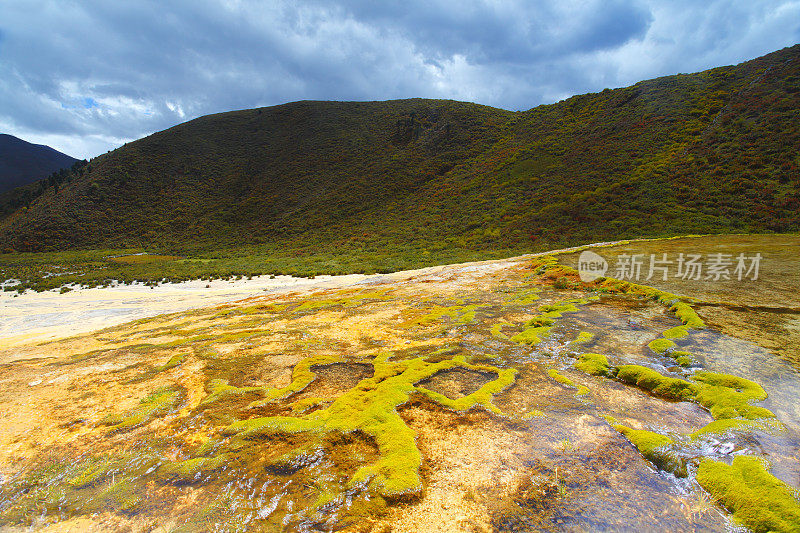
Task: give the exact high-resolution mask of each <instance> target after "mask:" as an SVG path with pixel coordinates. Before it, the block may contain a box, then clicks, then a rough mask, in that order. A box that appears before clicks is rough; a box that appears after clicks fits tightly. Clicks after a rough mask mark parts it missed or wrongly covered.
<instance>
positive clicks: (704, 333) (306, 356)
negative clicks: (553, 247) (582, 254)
mask: <svg viewBox="0 0 800 533" xmlns="http://www.w3.org/2000/svg"><path fill="white" fill-rule="evenodd" d="M698 303H699V302H697V301H695V300H693V299H691V298H685V297H681V296H679V295H677V294H675V293H672V292H667V291H666V290H661V289H657V288H653V287H647V286H643V285H638V284H634V283H629V282H623V281H617V280H614V279H610V278H608V279H600V280H597V281H595V282H592V283H582V282H581V281H580V280H579V278H578V276H577V275H576V272H575V271H574V270H572V269H571V268H569V267H568V266H565V265H564V264H561V263H560V262H559V256H538V257H526V258H520V259H516V260H508V261H499V262H487V263H478V264H471V265H456V266H450V267H438V268H435V269H427V270H423V271H418V272H415V273H408V274H405V275H390V276H376V277H372V278H368V279H360V280H359V282H358V284H354V285H352V286H350V287H347V288H335V289H322V290H316V291H306V292H302V293H301V292H293V293H283V294H280V295H270V296H261V297H255V298H251V299H249V300H245V301H241V302H236V303H232V304H223V305H219V306H216V307H212V308H205V309H199V310H192V311H184V312H179V313H173V314H168V315H160V316H157V317H154V318H146V319H142V320H139V321H136V322H132V323H128V324H124V325H121V326H116V327H113V328H109V329H105V330H102V331H100V332H96V333H91V334H84V335H81V336H78V337H72V338H69V339H64V340H58V341H54V342H50V343H45V344H38V345H36V344H32V345H29V346H24V347H21V348H20V347H16V348H15V349H14V350H13V351H12V350H10V349H8V350H7V351H6V353H5V354H0V357H2V359H0V361H6V362H5V363H4V364H0V382H2V384H3V386H2V389H0V409H2V417H3V421H4V423H3V425H2V429H0V476H2V477H0V524H2V525H4V526H6V527H8V528H9V529H10V530H11V531H13V530H15V528H18V529H20V530H23V529H25V528H28V527H30V526H34V527H36V528H41V529H44V530H52V531H59V530H67V529H69V528H79V529H90V528H92V527H95V528H112V529H122V530H133V531H150V530H157V531H198V530H208V531H218V530H224V531H252V530H256V531H258V530H263V531H281V530H285V531H294V530H303V531H317V530H320V531H328V530H333V529H336V530H346V531H389V530H391V531H441V530H447V531H518V530H530V529H538V530H560V529H564V528H578V529H620V528H623V529H627V528H631V529H633V528H637V527H643V528H645V529H646V528H648V527H652V524H653V522H652V520H653V518H651V517H654V516H655V517H657V518H656V519H657V520H658V524H659V527H663V528H664V529H667V530H688V529H702V530H710V531H717V530H718V531H725V530H727V529H728V528H730V526H731V525H732V524H734V523H736V524H743V525H745V526H747V527H749V528H751V529H753V530H755V531H762V530H763V531H767V530H775V531H792V530H794V529H796V528H797V527H800V526H799V525H800V503H798V500H797V498H796V494H795V491H796V489H797V487H798V479H800V475H799V474H798V473H799V472H800V467H799V466H798V462H797V452H798V449H800V443H799V442H798V439H797V433H796V427H795V426H793V423H794V422H793V419H791V417H789V419H787V420H782V419H781V413H782V412H783V408H784V407H785V406H782V405H780V404H778V403H770V401H769V399H768V398H769V395H768V392H767V390H765V388H764V387H763V386H762V384H761V383H759V380H757V379H754V378H757V377H758V376H753V375H749V374H748V375H734V374H730V373H726V372H722V371H720V369H718V368H715V367H712V366H710V365H708V364H707V362H708V360H709V357H710V355H709V354H710V353H711V351H713V350H717V351H719V350H720V347H723V348H724V347H726V346H738V345H737V344H736V343H737V342H739V343H741V342H744V341H742V340H740V339H736V338H735V337H732V336H728V335H724V334H721V333H719V332H716V331H715V328H714V327H711V326H709V324H706V323H705V321H704V319H703V314H702V309H703V308H702V306H699V305H698ZM698 310H700V312H698ZM726 343H729V344H726ZM752 347H753V350H755V351H758V350H763V349H762V348H759V347H758V346H756V345H752ZM722 351H725V350H724V349H723V350H722ZM765 400H766V403H764V402H765Z"/></svg>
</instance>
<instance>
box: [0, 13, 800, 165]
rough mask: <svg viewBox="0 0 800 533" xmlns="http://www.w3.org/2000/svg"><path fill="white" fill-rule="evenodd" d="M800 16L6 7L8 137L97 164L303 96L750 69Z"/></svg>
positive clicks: (2, 76) (421, 92) (583, 87)
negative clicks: (196, 122)
mask: <svg viewBox="0 0 800 533" xmlns="http://www.w3.org/2000/svg"><path fill="white" fill-rule="evenodd" d="M798 21H800V2H799V1H787V2H759V1H752V0H751V1H747V0H743V1H725V2H722V1H716V2H715V1H712V2H707V3H703V4H698V3H694V2H671V3H666V2H656V1H655V0H653V1H644V0H610V1H601V0H584V1H581V2H565V1H558V0H545V1H539V2H530V1H516V0H509V1H505V2H500V1H490V0H486V1H482V2H469V1H459V2H455V1H452V0H427V1H424V0H407V1H404V2H395V1H388V0H387V1H381V2H375V1H368V0H354V1H347V2H345V1H341V2H330V1H324V2H323V1H321V0H319V1H308V2H304V3H298V2H290V1H286V2H256V1H248V0H214V1H212V0H194V1H187V0H174V1H169V2H163V1H155V0H139V1H132V0H131V1H122V0H120V1H114V2H108V1H107V0H85V1H70V2H67V1H60V0H50V1H47V0H4V1H3V2H2V3H0V132H8V133H12V134H15V135H18V136H21V137H23V138H26V139H28V140H32V141H35V142H43V143H47V144H51V145H52V146H55V147H56V148H58V149H61V150H63V151H65V152H67V153H71V154H74V155H77V156H90V155H95V154H97V153H100V152H102V151H105V150H107V149H109V148H112V147H115V146H117V145H118V144H120V143H122V142H125V141H127V140H130V139H133V138H138V137H140V136H142V135H145V134H147V133H150V132H153V131H156V130H159V129H163V128H166V127H169V126H171V125H174V124H176V123H178V122H182V121H184V120H189V119H191V118H194V117H197V116H199V115H203V114H207V113H214V112H219V111H226V110H230V109H238V108H249V107H255V106H260V105H273V104H278V103H283V102H287V101H293V100H300V99H331V100H381V99H389V98H403V97H413V96H423V97H431V98H454V99H460V100H471V101H477V102H480V103H483V104H488V105H494V106H498V107H504V108H507V109H527V108H530V107H533V106H535V105H538V104H540V103H547V102H552V101H555V100H557V99H560V98H563V97H566V96H568V95H570V94H575V93H583V92H588V91H597V90H601V89H603V88H604V87H607V86H622V85H627V84H630V83H633V82H635V81H638V80H639V79H643V78H648V77H653V76H658V75H664V74H670V73H674V72H679V71H681V72H691V71H695V70H699V69H703V68H708V67H711V66H715V65H720V64H730V63H735V62H738V61H742V60H744V59H748V58H751V57H756V56H758V55H760V54H763V53H766V52H769V51H772V50H774V49H777V48H781V47H783V46H787V45H790V44H793V43H794V42H797V41H798V40H800V22H798Z"/></svg>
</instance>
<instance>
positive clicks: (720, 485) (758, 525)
mask: <svg viewBox="0 0 800 533" xmlns="http://www.w3.org/2000/svg"><path fill="white" fill-rule="evenodd" d="M697 482H698V483H700V485H701V486H702V487H703V488H704V489H706V490H707V491H708V492H709V493H710V494H711V496H712V497H713V498H714V499H715V500H716V501H717V502H719V503H720V504H722V505H723V506H725V507H726V508H727V509H728V510H730V511H731V512H732V513H733V516H734V517H735V518H736V519H737V520H739V521H740V522H741V523H743V524H744V525H745V526H747V527H749V528H750V529H752V530H753V531H754V532H755V533H765V532H768V531H776V532H787V533H788V532H795V531H800V501H798V499H797V492H796V491H795V490H794V489H792V488H791V487H790V486H788V485H787V484H786V483H784V482H783V481H781V480H779V479H778V478H776V477H775V476H773V475H772V474H770V473H769V472H768V471H767V469H766V467H765V465H764V461H762V460H761V459H759V458H758V457H751V456H738V457H734V459H733V463H732V464H731V465H727V464H725V463H722V462H718V461H712V460H710V459H705V460H703V461H702V462H701V463H700V467H699V468H698V470H697Z"/></svg>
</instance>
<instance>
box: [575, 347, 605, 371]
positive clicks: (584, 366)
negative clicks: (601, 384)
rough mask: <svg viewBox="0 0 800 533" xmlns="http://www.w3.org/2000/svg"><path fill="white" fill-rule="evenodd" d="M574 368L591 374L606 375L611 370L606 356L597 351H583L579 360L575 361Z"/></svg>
mask: <svg viewBox="0 0 800 533" xmlns="http://www.w3.org/2000/svg"><path fill="white" fill-rule="evenodd" d="M575 368H576V369H577V370H580V371H581V372H586V373H587V374H591V375H593V376H608V375H610V374H611V370H610V368H609V366H608V358H606V356H605V355H602V354H599V353H585V354H583V355H581V358H580V360H579V361H578V362H577V363H575Z"/></svg>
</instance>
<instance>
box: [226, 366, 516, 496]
mask: <svg viewBox="0 0 800 533" xmlns="http://www.w3.org/2000/svg"><path fill="white" fill-rule="evenodd" d="M390 357H391V354H390V353H382V354H379V355H378V356H376V357H375V358H374V359H373V360H372V364H373V366H374V369H375V371H374V375H373V376H372V377H371V378H367V379H363V380H361V381H360V382H359V383H358V385H356V386H355V387H354V388H352V389H350V390H349V391H347V392H345V393H344V394H342V395H341V396H339V397H337V398H336V399H335V400H333V402H332V403H331V405H330V406H328V407H326V408H324V409H318V410H316V411H313V412H311V413H308V414H304V415H300V416H271V417H261V418H253V419H249V420H243V421H240V422H235V423H233V424H231V425H230V426H228V427H226V428H224V429H223V434H226V435H238V436H240V437H244V438H255V437H259V436H267V435H281V434H283V435H296V434H306V435H307V436H309V437H311V438H312V439H315V440H316V441H319V440H320V439H322V438H323V437H324V436H326V435H328V434H331V433H339V434H350V433H354V432H360V433H362V434H364V435H366V436H368V437H370V438H371V439H372V440H373V441H374V443H375V444H376V446H377V448H378V453H379V456H380V458H379V459H378V461H377V462H375V463H373V464H370V465H366V466H363V467H361V468H360V469H359V470H358V471H357V472H356V473H355V474H354V475H353V476H352V478H351V479H350V481H349V483H348V486H350V487H354V486H358V485H361V484H365V483H366V484H369V485H370V486H371V487H373V488H374V489H375V490H376V491H377V492H378V494H380V495H381V496H384V497H397V496H403V495H406V494H413V493H417V492H419V491H420V490H421V488H422V479H421V478H420V475H419V468H420V466H421V464H422V457H421V454H420V452H419V449H418V448H417V446H416V442H415V433H414V431H413V430H412V429H411V428H409V427H408V426H407V425H406V423H405V422H404V421H403V419H402V418H401V417H400V415H399V414H398V412H397V407H398V406H400V405H402V404H404V403H406V402H408V401H409V399H410V396H411V395H412V394H413V393H415V392H416V393H421V394H423V395H425V396H427V397H428V398H430V399H431V400H433V401H435V402H437V403H439V404H441V405H443V406H445V407H448V408H451V409H454V410H458V411H465V410H468V409H472V408H474V407H482V408H484V409H487V410H488V411H491V412H494V413H499V412H500V410H499V409H498V408H497V407H496V406H495V405H494V404H493V403H492V396H493V395H494V394H496V393H498V392H500V391H501V390H502V389H504V388H505V387H507V386H508V385H510V384H511V383H513V381H514V379H515V376H516V372H517V371H516V370H515V369H500V368H496V367H492V366H485V365H473V364H469V363H467V362H466V361H465V360H464V358H463V356H456V357H454V358H452V359H446V360H442V361H438V362H428V361H426V360H425V359H424V358H413V359H406V360H401V361H390V360H389V359H390ZM306 366H309V365H306ZM456 367H461V368H466V369H469V370H476V371H480V372H492V373H495V374H496V375H497V378H496V379H494V380H492V381H490V382H488V383H486V384H484V385H483V386H482V387H480V388H479V389H478V390H477V391H475V392H473V393H472V394H469V395H467V396H464V397H461V398H459V399H457V400H452V399H450V398H447V397H445V396H443V395H441V394H438V393H435V392H433V391H430V390H427V389H425V388H424V387H420V386H418V385H417V383H419V382H420V381H422V380H424V379H426V378H429V377H431V376H433V375H434V374H436V373H437V372H440V371H443V370H449V369H453V368H456ZM297 379H298V380H299V381H302V373H299V374H298V376H297ZM289 387H293V385H289Z"/></svg>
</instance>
